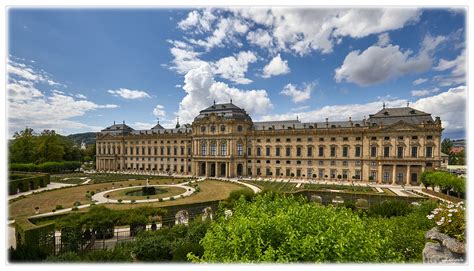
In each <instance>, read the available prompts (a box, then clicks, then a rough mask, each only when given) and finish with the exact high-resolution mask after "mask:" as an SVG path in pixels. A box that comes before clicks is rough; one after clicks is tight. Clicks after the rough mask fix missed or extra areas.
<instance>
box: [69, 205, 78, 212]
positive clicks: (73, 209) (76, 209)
mask: <svg viewBox="0 0 474 271" xmlns="http://www.w3.org/2000/svg"><path fill="white" fill-rule="evenodd" d="M71 211H79V208H77V206H74V207H72V208H71Z"/></svg>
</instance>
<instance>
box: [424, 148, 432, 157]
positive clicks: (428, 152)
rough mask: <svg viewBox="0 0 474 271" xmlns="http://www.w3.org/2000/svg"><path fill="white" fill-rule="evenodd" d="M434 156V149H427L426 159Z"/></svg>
mask: <svg viewBox="0 0 474 271" xmlns="http://www.w3.org/2000/svg"><path fill="white" fill-rule="evenodd" d="M432 156H433V147H426V157H432Z"/></svg>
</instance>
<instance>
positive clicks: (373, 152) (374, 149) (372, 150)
mask: <svg viewBox="0 0 474 271" xmlns="http://www.w3.org/2000/svg"><path fill="white" fill-rule="evenodd" d="M370 156H371V157H376V156H377V147H370Z"/></svg>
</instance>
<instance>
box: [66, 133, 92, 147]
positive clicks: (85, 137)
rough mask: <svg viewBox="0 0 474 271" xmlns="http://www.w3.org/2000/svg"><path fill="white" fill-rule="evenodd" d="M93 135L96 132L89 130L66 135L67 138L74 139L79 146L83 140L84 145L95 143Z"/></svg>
mask: <svg viewBox="0 0 474 271" xmlns="http://www.w3.org/2000/svg"><path fill="white" fill-rule="evenodd" d="M95 135H96V133H94V132H89V133H80V134H72V135H68V136H66V137H67V138H69V139H72V141H74V143H76V144H77V145H79V146H80V145H81V142H83V141H84V143H86V145H90V144H94V143H95Z"/></svg>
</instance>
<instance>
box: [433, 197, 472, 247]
mask: <svg viewBox="0 0 474 271" xmlns="http://www.w3.org/2000/svg"><path fill="white" fill-rule="evenodd" d="M465 210H466V208H465V207H464V204H463V203H462V202H460V203H458V204H456V205H455V204H445V203H443V204H441V205H439V207H438V208H436V209H434V210H433V211H432V212H431V214H429V215H428V216H427V218H428V219H430V220H433V221H434V222H435V223H436V225H437V227H438V229H439V231H440V232H442V233H445V234H447V235H449V236H451V237H454V238H456V239H457V240H459V241H461V242H464V241H465V239H466V217H465Z"/></svg>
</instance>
